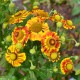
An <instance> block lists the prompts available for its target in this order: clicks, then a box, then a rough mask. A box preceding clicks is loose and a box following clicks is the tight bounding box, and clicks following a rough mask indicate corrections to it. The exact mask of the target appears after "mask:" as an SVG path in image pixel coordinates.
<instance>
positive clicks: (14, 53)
mask: <svg viewBox="0 0 80 80" xmlns="http://www.w3.org/2000/svg"><path fill="white" fill-rule="evenodd" d="M5 58H6V60H7V61H8V62H9V63H10V64H12V66H14V67H18V66H20V65H21V63H22V62H23V61H25V60H26V55H25V53H20V52H19V50H18V49H16V47H15V45H11V46H10V47H8V49H7V52H6V54H5Z"/></svg>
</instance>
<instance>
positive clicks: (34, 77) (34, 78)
mask: <svg viewBox="0 0 80 80" xmlns="http://www.w3.org/2000/svg"><path fill="white" fill-rule="evenodd" d="M29 74H30V80H37V78H36V76H35V74H34V72H33V71H29Z"/></svg>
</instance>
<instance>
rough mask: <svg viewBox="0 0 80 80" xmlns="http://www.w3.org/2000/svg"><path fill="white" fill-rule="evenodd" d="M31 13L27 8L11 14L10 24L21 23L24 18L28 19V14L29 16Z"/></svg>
mask: <svg viewBox="0 0 80 80" xmlns="http://www.w3.org/2000/svg"><path fill="white" fill-rule="evenodd" d="M29 14H30V12H28V11H26V10H22V11H19V12H17V13H16V14H14V15H12V16H11V18H10V19H9V23H10V24H15V23H21V22H23V20H24V19H26V17H27V16H29Z"/></svg>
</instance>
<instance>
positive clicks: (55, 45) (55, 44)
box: [41, 31, 60, 55]
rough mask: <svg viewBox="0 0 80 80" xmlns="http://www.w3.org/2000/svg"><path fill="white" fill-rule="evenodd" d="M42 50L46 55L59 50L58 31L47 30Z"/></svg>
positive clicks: (43, 37)
mask: <svg viewBox="0 0 80 80" xmlns="http://www.w3.org/2000/svg"><path fill="white" fill-rule="evenodd" d="M41 45H42V48H41V51H42V52H43V53H45V54H46V55H49V53H50V52H53V53H55V52H58V51H59V48H60V40H59V36H58V35H57V33H56V32H50V31H49V32H46V33H44V35H43V36H42V39H41Z"/></svg>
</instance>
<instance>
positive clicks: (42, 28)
mask: <svg viewBox="0 0 80 80" xmlns="http://www.w3.org/2000/svg"><path fill="white" fill-rule="evenodd" d="M26 26H27V27H28V28H29V31H30V40H32V41H35V40H39V41H40V40H41V36H42V35H43V33H44V32H47V31H49V27H48V24H47V23H45V22H44V20H42V19H41V18H39V17H34V18H31V19H30V20H29V21H28V22H27V24H26Z"/></svg>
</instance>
